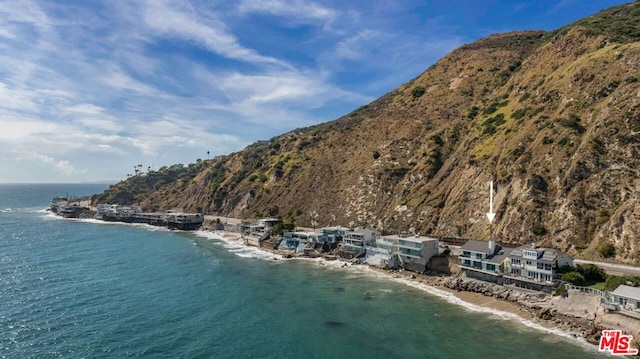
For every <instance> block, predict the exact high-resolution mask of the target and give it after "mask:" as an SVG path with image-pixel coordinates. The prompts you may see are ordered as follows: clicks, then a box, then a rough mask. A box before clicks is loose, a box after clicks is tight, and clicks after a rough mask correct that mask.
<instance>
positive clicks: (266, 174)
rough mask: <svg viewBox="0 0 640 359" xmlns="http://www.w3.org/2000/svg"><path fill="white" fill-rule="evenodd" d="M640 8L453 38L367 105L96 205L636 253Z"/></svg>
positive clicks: (120, 190) (106, 196)
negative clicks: (459, 41)
mask: <svg viewBox="0 0 640 359" xmlns="http://www.w3.org/2000/svg"><path fill="white" fill-rule="evenodd" d="M639 39H640V3H638V2H636V3H632V4H627V5H623V6H618V7H614V8H611V9H608V10H605V11H602V12H600V13H598V14H595V15H593V16H590V17H588V18H585V19H583V20H580V21H577V22H575V23H573V24H570V25H567V26H565V27H563V28H561V29H558V30H556V31H553V32H548V33H545V32H541V31H526V32H514V33H508V34H497V35H492V36H489V37H488V38H485V39H482V40H479V41H477V42H475V43H472V44H468V45H465V46H462V47H460V48H459V49H457V50H455V51H453V52H451V53H450V54H448V55H447V56H445V57H444V58H443V59H441V60H440V61H438V62H437V63H436V64H434V65H433V66H431V67H430V68H429V69H428V70H427V71H425V72H424V73H422V74H421V75H419V76H418V77H416V78H415V79H413V80H412V81H410V82H408V83H406V84H404V85H402V86H400V87H399V88H398V89H396V90H394V91H391V92H390V93H388V94H386V95H384V96H382V97H381V98H379V99H377V100H375V101H374V102H372V103H370V104H367V105H365V106H362V107H360V108H358V109H356V110H354V111H353V112H351V113H349V114H347V115H345V116H343V117H341V118H339V119H337V120H335V121H331V122H327V123H323V124H319V125H317V126H312V127H309V128H303V129H296V130H293V131H291V132H288V133H286V134H283V135H281V136H277V137H274V138H272V139H270V140H269V141H263V142H257V143H255V144H253V145H251V146H248V147H247V148H245V149H244V150H242V151H239V152H236V153H233V154H230V155H228V156H221V157H217V158H215V159H213V160H207V161H199V162H197V163H195V164H191V165H188V166H182V165H177V166H172V167H168V168H163V169H160V170H158V171H152V172H149V173H148V174H147V175H146V176H134V177H131V178H129V179H127V180H125V181H123V182H121V183H118V184H116V185H114V186H112V187H111V188H110V189H109V190H107V191H106V192H105V193H103V194H101V195H99V196H97V197H96V198H95V199H94V201H98V202H118V203H134V202H135V203H139V204H140V205H142V206H143V207H144V208H145V209H147V210H159V209H165V208H174V207H179V208H183V209H184V210H189V211H201V212H205V213H217V214H224V215H229V216H235V217H257V216H281V217H283V218H285V219H290V220H295V222H296V223H299V224H302V225H309V226H310V225H311V221H312V220H317V222H318V223H319V224H320V225H328V224H342V225H360V226H368V227H375V228H378V229H380V230H384V231H392V232H421V233H429V234H434V235H445V236H462V237H473V238H486V237H488V235H489V227H488V224H487V221H486V220H485V217H484V213H485V212H487V211H488V183H489V181H491V180H493V181H495V183H496V186H497V192H496V196H495V202H494V203H495V206H494V209H495V210H496V212H497V214H496V217H495V220H494V228H493V233H494V237H495V238H496V239H498V240H499V241H502V242H508V243H514V244H515V243H526V242H532V241H534V242H538V243H540V244H541V245H548V246H553V247H556V248H559V249H562V250H565V251H568V252H569V253H570V254H573V255H580V256H582V257H591V258H606V257H609V258H615V259H617V260H619V261H624V262H630V263H631V262H636V263H637V261H638V258H640V256H639V255H638V254H640V253H639V252H640V241H639V238H640V207H639V206H638V196H639V195H640V177H639V175H638V165H639V164H640V163H639V161H640V137H639V132H640V91H639V87H638V78H640V71H639V70H640V43H638V40H639Z"/></svg>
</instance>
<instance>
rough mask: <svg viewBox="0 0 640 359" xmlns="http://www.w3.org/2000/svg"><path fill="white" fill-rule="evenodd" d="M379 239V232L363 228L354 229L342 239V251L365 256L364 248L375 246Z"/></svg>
mask: <svg viewBox="0 0 640 359" xmlns="http://www.w3.org/2000/svg"><path fill="white" fill-rule="evenodd" d="M378 237H380V232H378V231H375V230H372V229H362V228H357V229H354V230H353V231H349V232H346V233H345V234H344V237H343V238H342V250H343V251H345V252H349V253H351V254H352V255H356V256H358V255H361V254H364V253H365V248H364V246H365V245H369V246H372V245H374V243H375V242H376V238H378Z"/></svg>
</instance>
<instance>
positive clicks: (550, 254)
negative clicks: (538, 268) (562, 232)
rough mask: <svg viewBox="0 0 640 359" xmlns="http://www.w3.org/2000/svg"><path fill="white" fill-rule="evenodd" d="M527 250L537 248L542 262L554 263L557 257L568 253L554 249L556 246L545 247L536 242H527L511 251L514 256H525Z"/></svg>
mask: <svg viewBox="0 0 640 359" xmlns="http://www.w3.org/2000/svg"><path fill="white" fill-rule="evenodd" d="M525 250H535V251H536V252H538V260H539V261H541V262H547V263H553V262H555V261H556V259H557V258H558V257H559V256H561V255H566V253H564V252H562V251H560V250H558V249H554V248H545V247H537V246H536V245H535V244H533V243H532V244H526V245H523V246H519V247H516V248H514V249H513V251H511V256H512V257H523V251H525Z"/></svg>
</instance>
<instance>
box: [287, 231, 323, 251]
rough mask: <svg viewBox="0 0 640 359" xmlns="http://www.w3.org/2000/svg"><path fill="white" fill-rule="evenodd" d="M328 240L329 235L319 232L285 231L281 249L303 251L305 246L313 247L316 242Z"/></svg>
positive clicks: (320, 242)
mask: <svg viewBox="0 0 640 359" xmlns="http://www.w3.org/2000/svg"><path fill="white" fill-rule="evenodd" d="M327 241H328V236H327V235H326V234H324V233H317V232H284V233H283V234H282V241H281V242H280V245H279V246H278V249H279V250H284V251H292V252H295V253H303V252H304V249H305V247H310V248H313V247H314V246H315V245H316V244H322V243H325V242H327Z"/></svg>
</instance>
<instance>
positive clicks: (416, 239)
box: [382, 234, 438, 242]
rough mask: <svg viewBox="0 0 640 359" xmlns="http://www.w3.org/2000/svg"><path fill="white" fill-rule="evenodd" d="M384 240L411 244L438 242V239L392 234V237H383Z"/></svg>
mask: <svg viewBox="0 0 640 359" xmlns="http://www.w3.org/2000/svg"><path fill="white" fill-rule="evenodd" d="M382 238H385V239H391V240H396V239H397V240H404V241H410V242H425V241H437V240H438V239H437V238H433V237H425V236H409V235H404V234H391V235H387V236H382Z"/></svg>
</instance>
